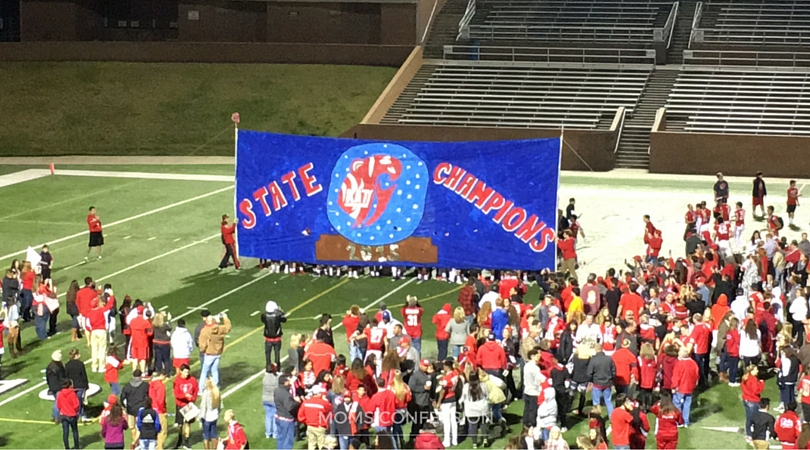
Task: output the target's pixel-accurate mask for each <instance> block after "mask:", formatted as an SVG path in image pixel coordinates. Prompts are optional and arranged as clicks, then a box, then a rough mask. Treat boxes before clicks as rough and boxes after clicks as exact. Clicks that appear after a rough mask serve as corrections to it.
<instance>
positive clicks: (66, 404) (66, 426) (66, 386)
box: [56, 379, 81, 449]
mask: <svg viewBox="0 0 810 450" xmlns="http://www.w3.org/2000/svg"><path fill="white" fill-rule="evenodd" d="M80 406H81V405H79V397H77V396H76V391H74V390H73V382H72V381H70V379H67V380H65V381H63V382H62V390H61V391H59V392H58V393H57V394H56V409H58V410H59V419H60V420H61V421H62V442H63V443H64V444H65V449H69V448H70V441H69V440H68V437H69V436H70V432H71V431H72V432H73V448H76V449H77V448H80V447H79V408H80Z"/></svg>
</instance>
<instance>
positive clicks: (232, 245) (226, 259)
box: [219, 214, 240, 270]
mask: <svg viewBox="0 0 810 450" xmlns="http://www.w3.org/2000/svg"><path fill="white" fill-rule="evenodd" d="M219 232H220V234H221V235H222V245H224V246H225V255H224V256H223V257H222V261H220V262H219V270H222V269H225V268H226V267H228V265H229V264H230V260H231V258H233V266H234V268H236V270H239V267H240V266H239V257H238V256H236V239H235V238H234V234H235V233H236V219H234V220H233V221H232V222H231V223H230V224H228V215H227V214H223V215H222V223H220V227H219Z"/></svg>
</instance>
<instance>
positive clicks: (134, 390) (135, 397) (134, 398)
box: [121, 369, 151, 442]
mask: <svg viewBox="0 0 810 450" xmlns="http://www.w3.org/2000/svg"><path fill="white" fill-rule="evenodd" d="M121 403H122V404H123V405H124V407H125V409H126V412H127V425H129V426H130V427H129V428H130V430H131V431H132V441H133V442H134V441H135V440H136V439H138V428H137V427H136V418H137V417H138V411H140V410H141V408H143V407H145V406H150V404H151V401H150V400H149V383H144V382H143V379H141V371H140V370H139V369H135V371H133V372H132V379H131V380H129V383H127V385H126V386H124V389H123V390H122V391H121Z"/></svg>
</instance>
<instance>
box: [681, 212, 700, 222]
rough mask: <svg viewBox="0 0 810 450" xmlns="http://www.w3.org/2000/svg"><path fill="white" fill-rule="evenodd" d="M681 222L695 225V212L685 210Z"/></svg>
mask: <svg viewBox="0 0 810 450" xmlns="http://www.w3.org/2000/svg"><path fill="white" fill-rule="evenodd" d="M683 220H684V222H686V223H687V224H692V223H695V222H697V214H695V212H694V211H692V210H687V211H686V215H684V218H683Z"/></svg>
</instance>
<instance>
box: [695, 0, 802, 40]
mask: <svg viewBox="0 0 810 450" xmlns="http://www.w3.org/2000/svg"><path fill="white" fill-rule="evenodd" d="M698 28H699V29H702V30H703V42H702V43H703V44H704V45H705V44H735V45H752V44H755V45H769V46H798V45H808V44H810V2H808V1H807V0H781V1H773V0H770V1H766V0H741V1H735V2H733V3H730V2H727V1H724V2H717V3H711V2H710V3H708V4H707V5H706V6H704V12H703V15H702V19H701V24H700V25H699V26H698Z"/></svg>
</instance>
